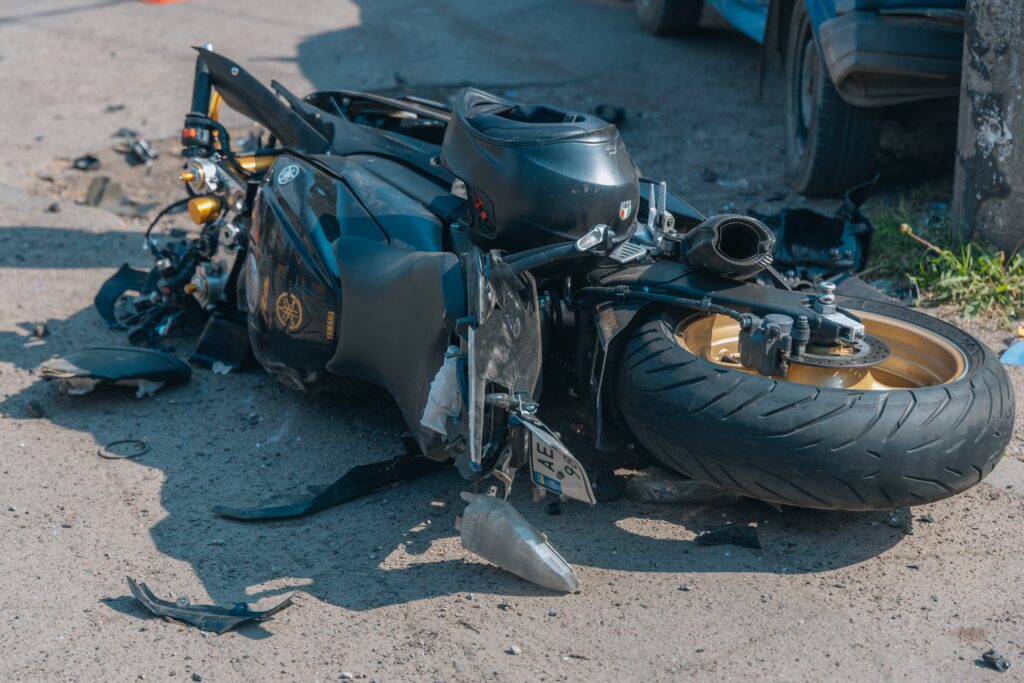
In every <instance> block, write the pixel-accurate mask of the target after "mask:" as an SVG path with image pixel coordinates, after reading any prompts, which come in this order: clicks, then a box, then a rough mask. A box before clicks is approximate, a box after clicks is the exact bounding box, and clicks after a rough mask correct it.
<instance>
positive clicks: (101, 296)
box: [93, 263, 159, 327]
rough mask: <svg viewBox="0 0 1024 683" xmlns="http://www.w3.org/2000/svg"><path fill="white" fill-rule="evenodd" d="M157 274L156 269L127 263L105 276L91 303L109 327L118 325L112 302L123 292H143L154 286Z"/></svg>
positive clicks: (115, 301)
mask: <svg viewBox="0 0 1024 683" xmlns="http://www.w3.org/2000/svg"><path fill="white" fill-rule="evenodd" d="M158 279H159V274H158V273H157V272H156V269H153V270H151V271H149V272H146V271H144V270H136V269H135V268H132V267H131V266H129V265H128V264H127V263H125V264H124V265H122V266H121V267H120V268H118V270H117V272H116V273H114V274H113V275H111V276H110V277H109V278H107V281H106V282H104V283H103V286H101V287H100V291H99V292H97V293H96V298H95V299H94V300H93V303H94V304H95V306H96V310H97V311H98V312H99V314H100V317H102V318H103V320H104V321H106V323H107V325H109V326H110V327H120V324H119V323H118V321H117V316H115V315H114V304H116V303H117V300H118V299H119V298H121V295H122V294H124V293H125V292H138V293H140V294H143V293H145V292H149V291H152V290H153V289H155V288H156V282H157V280H158Z"/></svg>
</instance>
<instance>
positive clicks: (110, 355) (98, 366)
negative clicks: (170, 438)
mask: <svg viewBox="0 0 1024 683" xmlns="http://www.w3.org/2000/svg"><path fill="white" fill-rule="evenodd" d="M40 375H41V376H42V377H43V378H44V379H49V380H66V379H74V378H83V379H97V380H100V381H101V382H106V383H117V382H123V381H126V380H140V379H142V380H148V381H150V382H184V381H185V380H187V379H189V378H190V377H191V376H192V368H190V367H189V366H188V363H186V362H184V361H182V360H180V359H179V358H177V357H176V356H174V355H172V354H169V353H167V352H165V351H157V350H156V349H141V348H135V347H112V346H97V347H90V348H87V349H84V350H82V351H75V352H74V353H69V354H68V355H66V356H64V357H63V358H55V359H52V360H49V361H46V362H45V363H43V364H42V366H41V367H40Z"/></svg>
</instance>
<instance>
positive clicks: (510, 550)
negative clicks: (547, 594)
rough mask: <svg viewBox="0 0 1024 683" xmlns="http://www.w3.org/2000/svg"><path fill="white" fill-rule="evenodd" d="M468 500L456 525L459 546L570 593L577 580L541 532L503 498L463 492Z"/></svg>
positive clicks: (512, 570) (538, 583)
mask: <svg viewBox="0 0 1024 683" xmlns="http://www.w3.org/2000/svg"><path fill="white" fill-rule="evenodd" d="M462 499H463V500H465V501H466V502H467V503H469V505H468V506H466V509H465V511H464V512H463V513H462V517H461V518H456V520H455V522H456V523H455V526H456V528H457V529H459V530H460V531H461V532H462V547H463V548H465V549H466V550H468V551H470V552H472V553H475V554H477V555H479V556H480V557H482V558H484V559H485V560H487V561H489V562H493V563H494V564H496V565H498V566H499V567H501V568H502V569H505V570H507V571H510V572H512V573H513V574H515V575H516V576H519V577H521V578H524V579H526V580H527V581H531V582H533V583H535V584H537V585H538V586H543V587H544V588H547V589H549V590H553V591H560V592H565V593H572V592H574V591H577V590H579V587H580V580H579V578H578V577H577V576H576V572H574V571H573V569H572V567H571V566H570V565H569V563H568V562H566V561H565V560H564V559H562V556H561V555H559V554H558V551H556V550H555V549H554V548H553V547H552V546H551V544H550V543H549V542H548V539H547V537H546V536H544V534H542V533H540V532H539V531H537V530H536V529H535V528H533V526H531V525H530V523H529V522H527V521H526V519H525V518H523V516H522V515H520V514H519V513H518V512H516V511H515V509H514V508H513V507H512V506H511V505H510V504H509V503H508V502H507V501H506V500H504V499H502V498H496V497H493V496H483V495H479V494H476V493H468V492H464V493H463V494H462Z"/></svg>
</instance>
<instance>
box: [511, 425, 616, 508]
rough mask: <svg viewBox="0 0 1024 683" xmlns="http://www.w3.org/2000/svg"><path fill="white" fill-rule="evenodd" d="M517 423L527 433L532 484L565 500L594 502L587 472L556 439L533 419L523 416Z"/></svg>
mask: <svg viewBox="0 0 1024 683" xmlns="http://www.w3.org/2000/svg"><path fill="white" fill-rule="evenodd" d="M520 422H521V423H522V424H523V426H525V427H526V429H527V431H528V432H529V436H528V438H529V440H530V479H532V480H533V483H534V484H536V485H537V486H540V487H541V488H545V489H547V490H548V491H553V492H554V493H557V494H559V495H560V496H565V497H566V498H572V499H573V500H579V501H582V502H584V503H590V504H591V505H593V504H594V503H596V502H597V500H596V499H595V498H594V490H593V489H592V488H591V486H590V479H589V478H587V471H586V470H584V469H583V465H581V464H580V461H579V460H577V459H576V458H574V457H573V455H572V453H570V452H569V449H568V448H566V447H565V445H564V444H563V443H562V442H561V441H559V440H558V437H557V436H555V435H554V434H552V433H551V430H549V429H548V428H547V427H546V426H545V425H544V423H543V422H541V421H540V420H538V419H537V418H535V417H532V416H524V418H523V419H521V420H520Z"/></svg>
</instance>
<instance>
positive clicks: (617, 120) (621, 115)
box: [590, 104, 626, 126]
mask: <svg viewBox="0 0 1024 683" xmlns="http://www.w3.org/2000/svg"><path fill="white" fill-rule="evenodd" d="M590 113H591V114H593V115H594V116H596V117H597V118H599V119H602V120H604V121H607V122H608V123H613V124H615V125H616V126H621V125H622V124H623V123H625V122H626V108H625V107H619V106H617V105H614V104H599V105H597V106H596V107H594V108H593V109H592V110H591V111H590Z"/></svg>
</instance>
